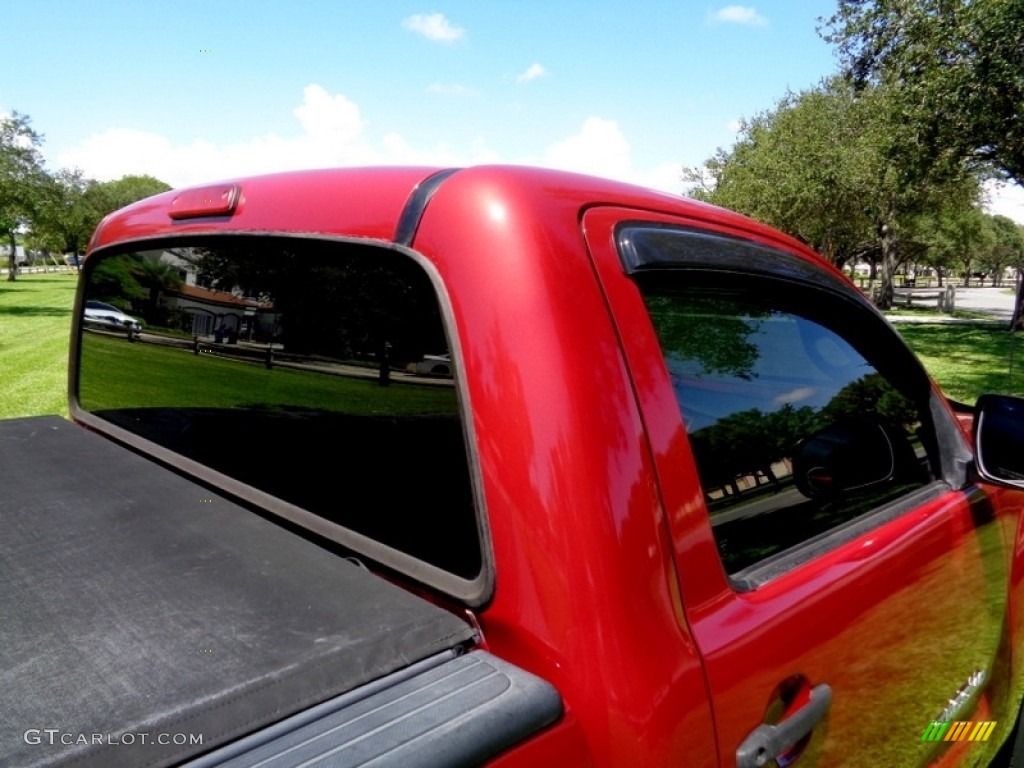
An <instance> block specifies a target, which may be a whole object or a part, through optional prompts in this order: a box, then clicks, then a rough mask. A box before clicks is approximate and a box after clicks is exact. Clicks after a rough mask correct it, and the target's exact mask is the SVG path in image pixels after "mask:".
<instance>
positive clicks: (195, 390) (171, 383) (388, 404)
mask: <svg viewBox="0 0 1024 768" xmlns="http://www.w3.org/2000/svg"><path fill="white" fill-rule="evenodd" d="M209 348H210V347H207V349H209ZM79 380H80V382H81V383H80V385H79V386H80V390H79V397H80V402H81V404H82V407H83V408H85V409H86V410H89V411H103V410H109V409H119V408H157V407H159V408H257V409H260V410H262V411H268V410H277V409H301V410H308V411H313V412H317V411H320V412H332V411H333V412H338V413H349V414H362V415H367V416H371V415H384V414H387V415H402V414H424V413H453V412H454V411H455V410H456V408H457V402H456V396H455V388H454V387H452V386H433V385H432V386H424V385H422V384H419V383H402V382H399V381H396V380H392V384H391V386H389V387H381V386H379V385H378V383H377V378H376V375H374V376H373V377H372V378H361V377H353V376H335V375H326V374H324V373H320V372H313V371H306V370H297V369H289V368H286V367H284V366H282V365H278V366H275V367H274V368H273V369H272V370H267V369H266V368H265V367H264V366H263V365H262V364H261V363H259V362H258V361H255V362H253V361H242V360H239V359H237V358H233V357H231V356H229V355H228V353H227V352H225V353H224V356H220V355H218V354H206V353H203V354H199V355H195V354H193V353H192V351H191V350H189V349H182V348H179V347H169V346H164V345H161V344H151V343H146V342H142V341H139V342H136V343H134V344H133V343H130V342H129V341H128V340H127V339H125V338H123V337H121V336H116V335H110V334H105V333H92V332H88V331H87V332H86V333H85V336H84V338H83V340H82V367H81V371H80V379H79Z"/></svg>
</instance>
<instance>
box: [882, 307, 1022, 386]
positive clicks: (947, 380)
mask: <svg viewBox="0 0 1024 768" xmlns="http://www.w3.org/2000/svg"><path fill="white" fill-rule="evenodd" d="M896 329H897V330H898V331H899V332H900V335H901V336H903V338H904V339H905V340H906V342H907V344H909V345H910V348H911V349H913V350H914V352H916V353H917V356H918V357H919V358H920V359H921V361H922V362H923V363H924V365H925V368H927V369H928V372H929V373H930V374H931V375H932V378H934V379H935V381H937V382H938V384H939V386H940V387H941V388H942V391H943V392H945V393H946V395H947V396H949V397H951V398H953V399H954V400H959V401H960V402H962V403H967V404H968V405H973V404H974V401H975V400H977V399H978V395H981V394H984V393H985V392H998V393H1002V394H1007V395H1019V396H1024V334H1021V333H1016V334H1013V333H1010V332H1009V331H1008V330H1007V329H1006V327H1005V326H998V325H989V324H976V325H927V324H900V325H897V326H896Z"/></svg>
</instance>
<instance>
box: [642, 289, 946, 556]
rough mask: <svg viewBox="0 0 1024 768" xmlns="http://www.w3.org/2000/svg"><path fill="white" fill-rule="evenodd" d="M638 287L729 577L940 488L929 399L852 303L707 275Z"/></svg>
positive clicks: (805, 291) (819, 293) (822, 293)
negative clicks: (860, 325)
mask: <svg viewBox="0 0 1024 768" xmlns="http://www.w3.org/2000/svg"><path fill="white" fill-rule="evenodd" d="M637 281H638V284H639V285H640V287H641V290H642V292H643V295H644V299H645V302H646V304H647V307H648V309H649V311H650V316H651V320H652V322H653V324H654V327H655V329H656V332H657V334H658V338H659V340H660V343H661V347H662V350H663V353H664V355H665V362H666V365H667V367H668V371H669V374H670V376H671V380H672V385H673V388H674V391H675V394H676V399H677V401H678V403H679V407H680V410H681V412H682V415H683V419H684V422H685V425H686V429H687V433H688V435H689V438H690V442H691V447H692V449H693V453H694V456H695V459H696V462H697V468H698V471H699V474H700V478H701V483H702V486H703V492H704V496H705V501H706V503H707V506H708V509H709V511H710V514H711V522H712V527H713V530H714V534H715V539H716V541H717V544H718V549H719V552H720V554H721V557H722V561H723V563H724V565H725V567H726V570H727V571H728V572H730V573H733V574H735V573H737V572H739V571H742V570H743V569H745V568H747V567H749V566H751V565H754V564H756V563H758V562H759V561H762V560H763V559H765V558H768V557H770V556H772V555H775V554H777V553H781V552H783V551H785V550H787V549H789V548H791V547H793V546H796V545H798V544H800V543H802V542H805V541H807V540H808V539H811V538H813V537H815V536H818V535H819V534H823V533H826V532H828V531H830V530H833V529H835V528H836V527H838V526H841V525H843V524H844V523H846V522H848V521H851V520H854V519H856V518H858V517H860V516H862V515H864V514H866V513H868V512H870V511H872V510H874V509H877V508H879V507H881V506H883V505H886V504H889V503H890V502H893V501H894V500H897V499H899V498H900V497H902V496H904V495H906V494H908V493H909V492H911V491H913V490H915V489H918V488H921V487H923V486H924V485H927V484H929V483H930V482H932V480H933V479H934V477H935V474H936V473H935V470H934V469H933V463H934V461H935V459H936V457H935V456H934V455H933V454H934V452H933V451H930V450H929V448H930V447H931V446H933V445H934V439H933V438H932V437H931V425H930V421H929V415H928V414H929V411H928V408H927V396H928V393H927V391H926V390H921V389H920V388H919V387H916V386H912V385H908V381H915V379H913V377H909V379H908V377H907V376H905V375H903V374H901V372H900V370H899V364H898V361H895V360H892V359H891V358H888V357H887V355H889V354H890V350H885V349H882V348H880V347H879V345H878V344H877V343H874V342H873V341H872V337H871V336H870V335H869V334H864V333H862V332H858V330H857V328H856V325H857V322H858V313H857V312H855V311H853V308H851V307H850V306H849V305H848V304H847V302H845V301H844V300H843V299H841V298H839V297H837V296H835V295H833V294H831V293H828V292H825V291H822V290H820V289H816V288H810V287H805V286H799V285H796V284H792V283H788V282H786V281H782V280H775V279H769V278H751V277H740V276H736V275H733V276H722V275H715V274H713V273H706V272H700V271H692V272H689V271H687V272H676V273H669V272H665V271H661V272H657V271H654V272H649V273H641V274H639V275H637ZM862 314H863V313H862ZM881 339H882V341H883V342H884V341H885V337H884V336H882V337H881ZM883 346H884V344H883Z"/></svg>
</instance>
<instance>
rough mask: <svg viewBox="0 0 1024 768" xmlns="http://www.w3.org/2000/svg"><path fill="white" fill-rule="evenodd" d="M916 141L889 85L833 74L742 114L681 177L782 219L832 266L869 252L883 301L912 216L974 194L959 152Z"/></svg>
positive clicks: (718, 199) (767, 217)
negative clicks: (728, 135) (734, 134)
mask: <svg viewBox="0 0 1024 768" xmlns="http://www.w3.org/2000/svg"><path fill="white" fill-rule="evenodd" d="M919 144H920V136H919V135H917V133H915V129H914V126H913V125H907V124H905V123H904V121H903V120H902V117H901V114H900V104H899V102H898V101H896V100H895V99H893V98H892V95H891V92H890V90H889V89H887V88H885V87H881V86H878V87H868V88H863V89H861V90H857V89H856V88H854V87H853V84H852V83H851V82H850V81H849V80H846V79H843V78H833V79H831V80H828V81H826V82H825V83H823V84H822V85H821V86H820V87H818V88H815V89H812V90H809V91H806V92H803V93H801V94H797V95H794V94H789V95H787V96H786V97H785V98H783V99H782V100H781V101H780V102H779V103H778V104H777V105H776V108H775V109H774V110H772V111H769V112H766V113H763V114H762V115H759V116H758V117H756V118H755V119H753V120H751V121H749V122H747V123H745V124H744V125H743V128H742V130H741V133H740V138H739V140H738V141H737V143H736V145H735V146H734V147H733V149H732V150H730V151H728V152H725V151H719V153H718V155H716V157H715V158H713V159H712V160H709V161H708V162H707V163H705V166H704V168H703V169H687V170H686V171H684V177H685V178H688V179H690V180H691V181H693V180H696V179H700V180H702V181H703V182H704V185H703V186H701V187H699V188H698V191H697V196H699V197H703V198H704V199H706V200H708V201H710V202H712V203H716V204H719V205H722V206H724V207H727V208H732V209H734V210H737V211H740V212H741V213H745V214H747V215H749V216H752V217H753V218H756V219H759V220H761V221H764V222H766V223H768V224H771V225H772V226H775V227H777V228H779V229H782V230H784V231H786V232H788V233H790V234H792V235H794V236H795V237H797V238H799V239H801V240H803V241H804V242H807V243H808V244H809V245H810V246H811V247H813V248H814V249H816V250H817V251H818V252H819V253H821V254H822V255H824V256H825V257H826V258H827V259H829V260H830V261H832V262H833V263H834V264H836V265H838V266H842V265H843V264H844V263H845V262H847V261H849V260H851V259H864V260H867V261H872V262H876V263H877V264H878V265H879V266H880V270H879V276H880V278H881V279H880V281H879V284H878V286H877V290H876V293H875V296H874V299H875V301H876V303H877V304H878V305H879V306H880V307H883V308H887V307H889V306H890V305H891V303H892V297H893V278H894V275H895V272H896V269H897V267H898V266H899V264H900V262H901V261H902V260H903V259H905V258H907V257H908V256H909V255H911V254H913V253H915V251H914V249H913V248H911V247H909V246H910V245H911V244H914V241H913V237H912V234H913V229H912V227H911V226H910V225H911V224H912V223H913V221H914V220H915V219H916V218H917V217H919V216H920V215H921V214H922V213H923V212H924V211H927V210H929V209H932V208H935V207H936V206H940V205H948V204H949V201H950V200H956V201H960V202H961V204H963V205H969V204H970V201H972V200H976V199H977V198H978V197H979V195H980V186H979V182H978V179H977V177H976V176H975V175H973V174H971V173H969V172H968V170H967V169H966V168H965V166H964V164H963V163H962V162H960V161H959V160H957V159H956V158H955V157H954V156H953V155H951V154H950V153H947V154H946V155H945V156H944V157H943V158H942V159H938V158H936V157H933V156H931V155H928V156H927V157H925V156H923V155H922V153H921V151H920V148H919ZM901 245H902V246H907V247H903V248H901Z"/></svg>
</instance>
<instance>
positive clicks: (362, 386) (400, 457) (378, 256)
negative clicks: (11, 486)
mask: <svg viewBox="0 0 1024 768" xmlns="http://www.w3.org/2000/svg"><path fill="white" fill-rule="evenodd" d="M86 279H87V286H86V299H87V300H89V301H101V302H105V303H109V304H112V305H114V306H116V307H118V308H120V309H121V310H122V311H124V312H126V313H128V314H130V315H131V316H132V317H134V318H136V319H137V320H139V321H140V322H141V323H142V327H143V331H142V333H141V335H138V336H134V337H133V336H130V335H128V334H124V333H120V332H118V331H117V330H116V329H110V328H105V327H102V326H93V325H86V326H85V327H84V329H83V331H82V336H81V346H80V350H81V351H80V362H79V373H78V390H77V391H78V400H79V404H80V406H81V407H82V408H83V409H84V410H86V411H88V412H90V413H91V414H93V415H94V416H98V417H100V418H102V419H104V420H105V421H107V422H110V423H113V424H115V425H117V426H118V427H121V428H123V429H125V430H128V431H129V432H131V433H133V434H135V435H138V436H140V437H143V438H145V439H147V440H150V441H153V442H155V443H157V444H159V445H160V446H162V447H164V448H167V449H169V450H171V451H173V452H174V453H175V454H180V455H181V456H184V457H186V458H188V459H192V460H194V461H197V462H200V463H201V464H203V465H205V466H208V467H211V468H213V469H214V470H216V471H217V472H220V473H222V474H224V475H228V476H230V477H231V478H234V479H236V480H239V481H241V482H243V483H245V484H247V485H248V486H251V487H252V488H255V489H257V490H259V491H262V492H264V493H266V494H269V495H271V496H273V497H275V498H278V499H281V500H283V501H285V502H288V503H289V504H293V505H295V506H298V507H301V508H302V509H304V510H308V511H310V512H313V513H315V514H316V515H318V516H319V517H320V518H322V519H323V520H326V521H329V522H331V523H334V524H336V525H338V526H341V527H343V528H344V529H347V530H350V531H354V532H356V533H358V534H362V535H364V536H367V537H370V538H371V539H373V540H374V541H376V542H379V543H382V544H384V545H386V546H387V547H390V548H393V549H394V550H398V551H399V552H401V553H404V554H406V555H409V556H411V557H412V558H414V559H416V560H419V561H422V562H425V563H428V564H430V565H432V566H436V567H437V568H440V569H443V570H444V571H446V572H448V573H451V574H454V575H455V576H457V577H459V578H461V579H467V580H472V579H475V578H477V577H478V575H479V574H480V572H481V567H482V565H481V563H482V557H481V544H480V537H479V533H478V525H477V517H476V512H475V509H474V497H473V491H472V485H471V481H470V471H469V462H468V458H467V450H466V440H465V437H464V431H463V425H462V420H461V417H460V401H459V396H458V391H457V387H456V380H457V379H456V376H455V373H456V372H455V370H454V367H453V362H452V357H451V354H450V351H449V344H448V337H447V334H446V329H445V324H444V322H443V320H442V311H441V307H440V304H439V300H438V296H437V292H436V290H435V288H434V286H433V284H432V283H431V280H430V278H429V277H428V275H427V273H426V272H425V271H424V268H423V267H422V266H420V265H419V264H418V263H417V262H416V261H414V260H413V259H412V258H411V257H409V256H407V255H405V254H404V253H399V252H397V251H393V250H388V249H385V248H378V247H370V246H363V245H353V244H350V243H338V242H326V241H318V240H306V239H299V238H275V237H246V238H240V237H234V238H218V239H216V240H207V241H195V240H189V241H182V242H178V243H171V244H168V245H166V246H164V247H162V248H152V249H149V250H144V251H133V252H129V253H120V254H114V255H107V256H104V257H101V258H99V259H92V260H90V263H89V264H88V268H87V271H86Z"/></svg>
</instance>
